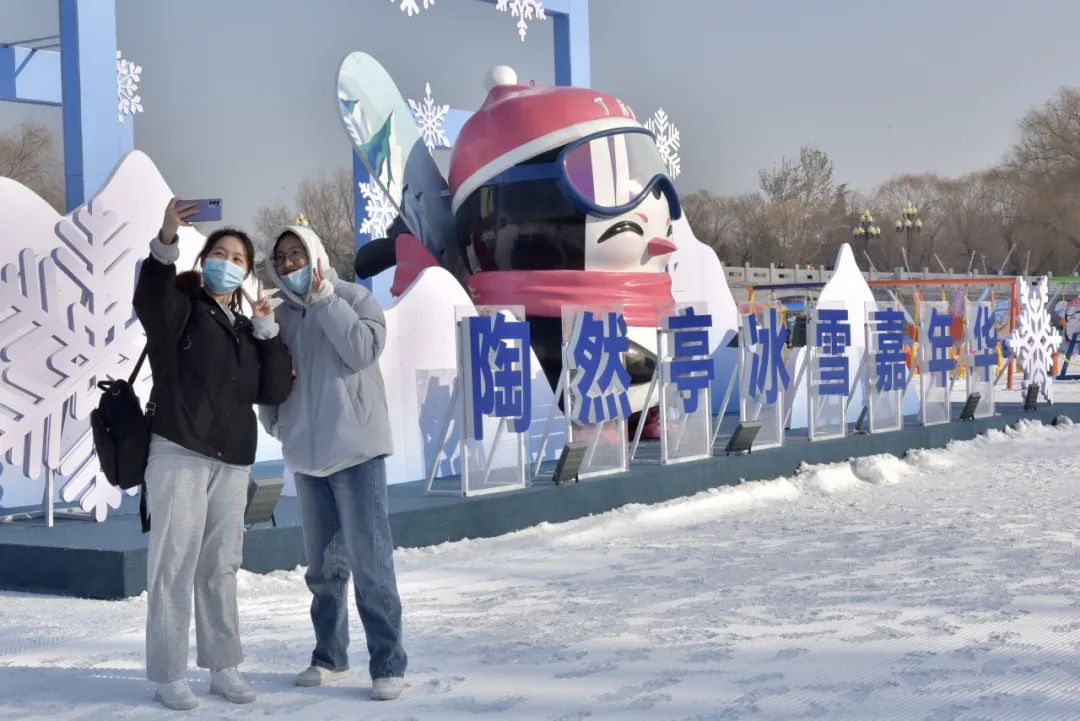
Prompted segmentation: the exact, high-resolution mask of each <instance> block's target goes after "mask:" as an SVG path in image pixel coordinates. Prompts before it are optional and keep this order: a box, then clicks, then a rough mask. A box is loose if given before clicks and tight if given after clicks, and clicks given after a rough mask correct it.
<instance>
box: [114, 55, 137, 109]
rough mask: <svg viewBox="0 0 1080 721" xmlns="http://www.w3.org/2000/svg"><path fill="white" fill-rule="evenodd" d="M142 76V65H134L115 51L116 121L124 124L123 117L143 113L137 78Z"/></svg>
mask: <svg viewBox="0 0 1080 721" xmlns="http://www.w3.org/2000/svg"><path fill="white" fill-rule="evenodd" d="M141 75H142V65H136V64H135V63H133V62H131V61H130V60H124V59H123V58H122V57H120V51H119V50H117V51H116V95H117V97H118V98H119V100H120V102H119V104H118V110H119V112H118V113H117V119H118V120H119V121H120V122H121V123H122V122H124V116H125V115H134V114H135V113H141V112H142V111H143V106H142V97H141V96H140V95H139V78H140V76H141Z"/></svg>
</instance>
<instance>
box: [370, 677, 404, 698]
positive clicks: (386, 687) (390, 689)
mask: <svg viewBox="0 0 1080 721" xmlns="http://www.w3.org/2000/svg"><path fill="white" fill-rule="evenodd" d="M404 688H405V679H403V678H402V677H401V676H387V677H385V678H377V679H375V680H374V681H372V682H371V698H373V699H375V700H376V701H393V700H394V699H396V698H397V697H398V696H400V695H401V692H402V690H403V689H404Z"/></svg>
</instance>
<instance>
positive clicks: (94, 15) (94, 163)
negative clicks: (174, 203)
mask: <svg viewBox="0 0 1080 721" xmlns="http://www.w3.org/2000/svg"><path fill="white" fill-rule="evenodd" d="M58 4H59V16H60V51H59V52H56V51H54V50H46V49H38V48H32V47H19V46H13V45H3V46H0V100H8V101H12V102H19V103H33V104H35V105H50V106H60V107H61V108H62V109H63V113H64V175H65V187H66V203H67V210H69V211H70V210H72V209H74V208H76V207H78V206H80V205H82V204H83V203H84V202H86V199H87V198H89V197H91V196H92V195H94V193H96V192H98V190H100V189H101V186H102V185H104V183H105V180H106V179H107V178H108V177H109V174H110V173H112V171H113V168H115V167H116V164H117V163H118V162H120V159H121V158H122V157H124V155H125V154H127V153H128V152H130V151H131V150H132V149H133V148H134V147H135V131H134V127H133V126H134V123H133V120H132V119H131V118H128V119H127V121H126V122H123V123H121V122H119V119H118V118H117V104H118V99H117V95H116V3H115V2H114V0H58Z"/></svg>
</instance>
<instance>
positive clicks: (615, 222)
mask: <svg viewBox="0 0 1080 721" xmlns="http://www.w3.org/2000/svg"><path fill="white" fill-rule="evenodd" d="M672 235H673V232H672V227H671V210H670V208H669V206H668V201H667V197H666V196H665V195H664V194H663V193H661V192H660V189H659V188H656V189H654V190H653V192H651V193H649V194H648V195H646V196H645V199H644V200H642V201H641V203H640V204H639V205H638V206H637V207H636V208H634V209H633V210H632V211H630V212H628V213H624V214H623V215H619V216H616V217H614V218H600V217H596V216H593V215H589V216H586V218H585V270H605V271H612V272H619V273H662V272H664V268H665V267H666V266H667V262H668V258H669V257H670V256H671V254H672V253H673V252H674V251H675V248H676V246H675V242H674V241H673V240H672Z"/></svg>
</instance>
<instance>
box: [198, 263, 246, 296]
mask: <svg viewBox="0 0 1080 721" xmlns="http://www.w3.org/2000/svg"><path fill="white" fill-rule="evenodd" d="M244 275H245V273H244V269H243V268H241V267H240V266H238V265H235V264H233V263H230V262H229V261H227V260H222V259H221V258H208V259H207V260H206V262H205V263H203V269H202V276H203V283H205V284H206V288H207V289H208V290H209V291H210V292H211V293H213V294H214V295H225V294H227V293H232V292H234V291H235V290H236V289H237V288H239V287H240V285H241V284H242V283H243V282H244Z"/></svg>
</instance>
